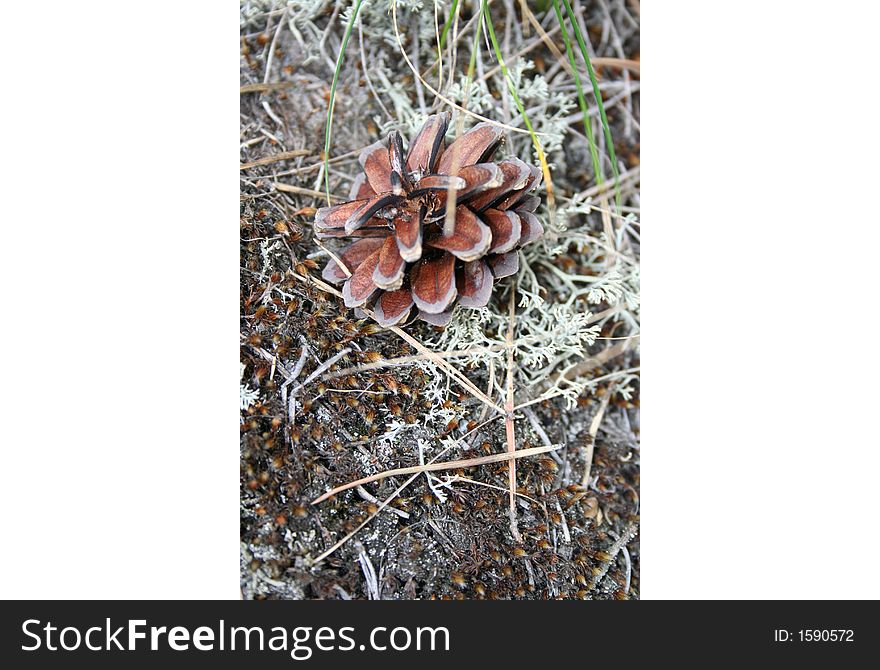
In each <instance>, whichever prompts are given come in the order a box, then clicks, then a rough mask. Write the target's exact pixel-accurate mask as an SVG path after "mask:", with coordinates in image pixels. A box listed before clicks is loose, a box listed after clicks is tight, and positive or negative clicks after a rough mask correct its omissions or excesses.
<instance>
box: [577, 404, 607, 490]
mask: <svg viewBox="0 0 880 670" xmlns="http://www.w3.org/2000/svg"><path fill="white" fill-rule="evenodd" d="M610 399H611V390H610V389H606V392H605V397H603V398H602V402H601V404H600V405H599V409H598V411H597V412H596V416H594V417H593V420H592V421H591V422H590V442H589V444H588V445H587V455H586V456H585V457H584V459H585V460H586V461H587V464H586V467H585V468H584V477H583V479H581V486H583V487H587V486H589V485H590V469H591V468H592V466H593V450H594V448H595V446H596V435H598V433H599V424H600V423H602V417H603V416H604V415H605V409H606V408H607V407H608V401H609V400H610Z"/></svg>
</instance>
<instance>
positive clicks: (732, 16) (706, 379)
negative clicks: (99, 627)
mask: <svg viewBox="0 0 880 670" xmlns="http://www.w3.org/2000/svg"><path fill="white" fill-rule="evenodd" d="M869 8H870V4H869V3H858V2H836V3H824V2H821V3H808V2H804V3H782V2H778V3H767V2H754V1H753V2H739V3H706V2H677V3H669V2H663V3H649V2H643V3H642V50H641V55H642V67H643V72H642V86H643V91H642V95H641V99H642V109H643V114H642V119H643V121H642V130H643V136H642V137H643V140H642V176H643V180H642V182H643V198H642V205H643V208H644V211H643V213H642V218H643V221H644V224H645V225H644V228H643V263H644V272H643V305H644V315H643V328H644V335H643V339H642V346H643V351H642V364H643V366H644V370H643V382H642V408H643V411H644V416H643V420H642V427H643V439H644V441H643V447H642V450H643V454H642V463H643V473H642V497H641V499H642V510H643V526H642V531H641V532H642V536H641V552H642V582H641V583H642V594H643V597H644V598H646V599H647V598H652V599H656V598H832V597H840V598H866V597H874V598H876V597H880V571H878V570H877V569H876V556H877V553H878V542H877V535H876V530H875V526H876V517H877V511H878V510H877V507H878V505H877V486H876V480H877V472H878V465H880V462H878V461H880V459H878V447H880V444H878V439H877V437H876V435H877V428H876V425H875V418H876V414H877V410H876V400H877V397H878V394H877V391H876V386H875V385H876V383H877V374H878V353H877V346H876V344H875V338H876V332H877V328H876V325H877V319H876V316H875V313H876V309H877V308H876V304H877V298H876V295H875V293H876V287H877V285H878V281H877V275H876V272H877V270H878V266H880V263H878V262H877V260H876V257H877V254H878V244H877V242H878V234H877V229H878V223H880V222H878V215H877V208H876V203H875V198H876V193H877V188H878V184H877V179H878V170H877V168H876V161H877V155H878V149H880V146H878V144H880V143H878V130H877V117H878V113H877V112H878V110H877V104H876V73H875V70H876V67H875V66H876V43H877V39H876V36H875V35H874V32H875V26H876V25H877V21H876V18H877V17H875V16H869V13H871V11H870V10H869ZM4 24H5V27H6V31H5V32H6V36H5V37H6V39H5V41H4V52H5V54H4V55H5V57H4V59H3V64H2V68H3V81H4V92H5V95H4V102H3V105H2V107H0V115H2V121H3V124H2V128H3V130H4V133H5V138H4V139H5V141H4V151H3V158H4V160H3V167H4V174H3V181H2V183H3V195H4V197H3V204H2V207H3V215H2V221H3V228H2V232H3V238H2V239H3V242H2V248H3V251H4V253H3V263H2V266H0V272H2V280H3V281H2V287H3V294H4V296H3V297H4V300H3V305H4V308H5V314H6V318H4V319H3V328H2V331H0V332H2V337H3V352H4V357H5V360H4V365H3V370H4V373H5V374H4V385H3V386H4V392H3V398H2V418H3V424H2V425H3V431H2V436H3V437H2V458H3V460H2V463H3V472H4V475H5V477H4V483H3V486H2V514H3V531H4V539H3V551H2V552H0V562H2V574H3V575H4V580H3V587H2V592H0V596H2V597H6V598H12V597H17V598H72V597H79V598H121V599H135V598H237V597H239V591H238V418H237V412H238V410H237V388H236V387H237V384H238V353H237V349H238V316H237V315H238V272H237V268H238V179H237V176H238V170H237V162H238V48H239V47H238V44H239V43H238V14H237V5H236V4H233V3H223V4H222V5H221V4H220V3H210V4H208V3H179V2H154V3H149V4H130V3H115V2H94V1H93V2H90V3H82V4H80V3H69V2H42V3H39V6H37V5H33V4H30V3H28V4H25V3H15V4H13V5H11V6H10V7H7V8H5V10H4Z"/></svg>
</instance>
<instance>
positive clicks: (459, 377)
mask: <svg viewBox="0 0 880 670" xmlns="http://www.w3.org/2000/svg"><path fill="white" fill-rule="evenodd" d="M342 267H344V265H343V266H342ZM345 269H346V270H347V268H345ZM291 276H293V277H294V278H296V279H298V280H300V281H306V282H311V283H313V284H315V285H316V286H317V287H318V288H320V289H321V290H322V291H325V292H327V293H332V294H333V295H335V296H336V297H338V298H341V297H342V293H340V292H339V291H337V290H336V289H335V288H333V287H332V286H330V285H329V284H326V283H324V282H323V281H321V280H320V279H316V278H315V277H311V276H303V275H299V274H296V273H291ZM364 312H365V313H366V314H367V315H368V316H370V318H372V319H373V320H375V316H374V314H373V312H372V311H370V310H368V309H364ZM388 330H390V331H391V332H393V333H394V334H395V335H397V336H398V337H400V338H401V339H403V340H404V341H405V342H407V343H408V344H410V345H412V346H413V347H414V348H416V349H417V350H418V351H419V352H421V353H422V354H423V355H424V356H426V357H427V358H429V359H430V360H431V362H433V363H435V364H436V365H438V366H439V367H440V368H441V369H442V370H443V371H444V372H446V373H447V374H448V375H449V376H450V377H452V378H453V379H454V380H455V381H456V382H458V383H459V384H460V385H461V386H463V387H464V388H465V390H466V391H468V392H469V393H470V394H471V395H473V396H474V397H475V398H477V399H478V400H480V401H481V402H483V403H485V404H486V405H487V406H488V407H490V408H492V409H494V410H495V411H496V412H498V413H499V414H500V415H503V414H504V413H505V411H504V409H503V408H502V407H500V406H499V405H498V404H496V403H494V402H492V400H491V399H490V398H489V396H487V395H486V394H485V393H483V392H482V391H481V390H480V389H479V388H477V387H476V386H475V385H474V383H473V382H472V381H471V380H470V379H468V378H467V377H465V376H464V375H463V374H462V373H461V372H459V371H458V370H457V369H456V368H455V367H453V366H452V365H450V364H449V363H448V362H447V361H445V360H443V358H441V357H440V356H438V355H437V354H435V353H434V352H433V351H431V350H430V349H428V348H427V347H426V346H425V345H424V344H422V343H421V342H419V341H418V340H417V339H416V338H414V337H413V336H412V335H410V334H409V333H407V332H405V331H404V330H402V329H401V328H398V327H397V326H392V327H391V328H389V329H388Z"/></svg>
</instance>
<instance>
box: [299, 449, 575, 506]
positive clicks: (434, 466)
mask: <svg viewBox="0 0 880 670" xmlns="http://www.w3.org/2000/svg"><path fill="white" fill-rule="evenodd" d="M561 448H562V445H558V444H554V445H550V446H549V447H530V448H528V449H520V450H519V451H517V452H516V454H515V455H514V456H511V455H510V454H509V453H503V454H491V455H489V456H479V457H477V458H463V459H461V460H458V461H444V462H442V463H425V464H424V465H413V466H411V467H408V468H394V469H393V470H386V471H385V472H379V473H378V474H375V475H370V476H369V477H361V478H360V479H356V480H355V481H353V482H349V483H348V484H343V485H342V486H337V487H336V488H334V489H331V490H329V491H327V493H325V494H323V495H321V496H319V497H317V498H315V499H314V500H313V501H312V504H313V505H317V504H318V503H321V502H324V501H325V500H327V498H330V497H332V496H335V495H336V494H338V493H342V492H343V491H347V490H348V489H353V488H355V487H356V486H363V485H364V484H369V483H371V482H377V481H379V480H381V479H386V478H388V477H396V476H399V475H419V474H421V473H423V472H438V471H442V470H455V469H457V468H472V467H474V466H477V465H486V464H487V463H500V462H501V461H507V460H513V459H516V458H525V457H526V456H536V455H537V454H546V453H547V452H548V451H555V450H556V449H561ZM515 493H516V492H515V491H514V494H515Z"/></svg>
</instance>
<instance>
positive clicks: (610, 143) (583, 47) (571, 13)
mask: <svg viewBox="0 0 880 670" xmlns="http://www.w3.org/2000/svg"><path fill="white" fill-rule="evenodd" d="M562 2H563V3H564V4H565V10H566V12H568V17H569V20H570V21H571V27H572V30H573V31H574V36H575V39H576V40H577V43H578V46H579V47H580V50H581V55H582V56H583V58H584V62H585V63H586V65H587V74H589V76H590V82H591V83H592V85H593V95H594V96H595V98H596V105H597V106H598V108H599V119H600V120H601V121H602V130H603V132H604V133H605V144H606V145H607V146H608V156H609V158H610V159H611V172H612V173H613V174H614V193H615V202H616V204H617V209H618V211H619V210H620V174H619V170H618V169H617V156H616V155H615V153H614V141H613V140H612V138H611V129H610V128H609V127H608V117H607V116H605V105H604V104H603V103H602V94H601V93H600V92H599V82H598V81H597V80H596V72H595V71H594V70H593V64H592V62H591V61H590V55H589V53H588V52H587V44H586V42H585V41H584V36H583V34H582V33H581V28H580V25H578V22H577V21H575V18H574V11H573V10H572V8H571V2H570V1H569V0H562Z"/></svg>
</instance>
